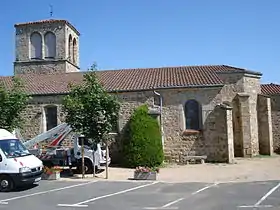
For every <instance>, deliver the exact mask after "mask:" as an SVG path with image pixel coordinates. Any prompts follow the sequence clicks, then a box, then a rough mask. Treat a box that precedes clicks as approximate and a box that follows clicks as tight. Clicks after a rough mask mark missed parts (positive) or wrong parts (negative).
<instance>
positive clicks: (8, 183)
mask: <svg viewBox="0 0 280 210" xmlns="http://www.w3.org/2000/svg"><path fill="white" fill-rule="evenodd" d="M13 188H14V182H13V180H12V179H11V177H10V176H8V175H2V176H0V192H9V191H11V190H13Z"/></svg>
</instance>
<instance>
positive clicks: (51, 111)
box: [45, 106, 58, 131]
mask: <svg viewBox="0 0 280 210" xmlns="http://www.w3.org/2000/svg"><path fill="white" fill-rule="evenodd" d="M45 113H46V127H47V131H48V130H50V129H52V128H54V127H56V126H57V125H58V122H57V106H46V107H45Z"/></svg>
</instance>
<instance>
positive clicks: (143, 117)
mask: <svg viewBox="0 0 280 210" xmlns="http://www.w3.org/2000/svg"><path fill="white" fill-rule="evenodd" d="M163 159H164V155H163V149H162V141H161V132H160V126H159V123H158V121H157V119H155V118H154V117H152V116H150V115H149V114H148V106H147V105H142V106H139V107H138V108H137V109H136V110H135V111H134V113H133V114H132V116H131V118H130V120H129V122H128V124H127V127H126V133H125V137H124V141H123V163H124V165H125V166H126V167H129V168H135V167H138V166H146V167H156V166H159V165H160V164H161V163H162V162H163Z"/></svg>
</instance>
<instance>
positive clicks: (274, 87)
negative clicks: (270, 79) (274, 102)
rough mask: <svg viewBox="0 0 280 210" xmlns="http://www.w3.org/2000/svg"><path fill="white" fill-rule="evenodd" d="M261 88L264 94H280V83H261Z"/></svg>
mask: <svg viewBox="0 0 280 210" xmlns="http://www.w3.org/2000/svg"><path fill="white" fill-rule="evenodd" d="M261 90H262V93H263V94H266V95H275V94H280V85H278V84H273V83H270V84H262V85H261Z"/></svg>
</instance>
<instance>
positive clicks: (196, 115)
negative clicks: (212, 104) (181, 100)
mask: <svg viewBox="0 0 280 210" xmlns="http://www.w3.org/2000/svg"><path fill="white" fill-rule="evenodd" d="M185 119H186V129H192V130H200V129H201V106H200V104H199V103H198V102H197V101H196V100H189V101H187V102H186V104H185Z"/></svg>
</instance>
